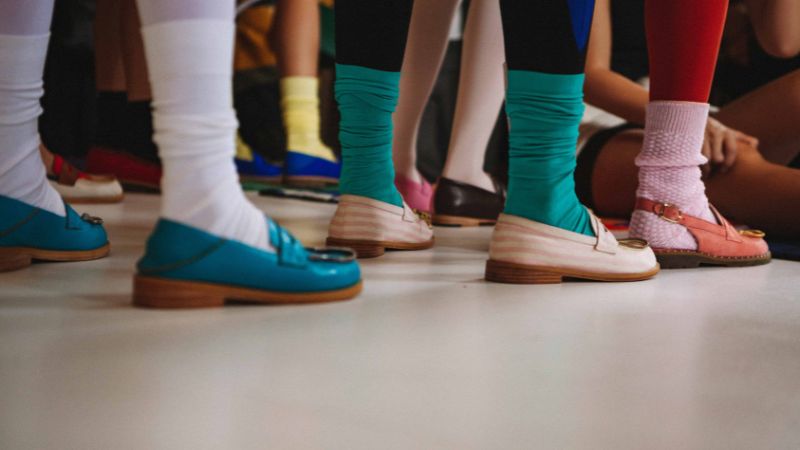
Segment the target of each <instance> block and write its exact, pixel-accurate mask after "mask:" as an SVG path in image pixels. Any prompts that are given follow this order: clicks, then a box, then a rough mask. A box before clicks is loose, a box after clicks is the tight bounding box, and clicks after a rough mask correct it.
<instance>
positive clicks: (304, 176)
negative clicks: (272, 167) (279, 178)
mask: <svg viewBox="0 0 800 450" xmlns="http://www.w3.org/2000/svg"><path fill="white" fill-rule="evenodd" d="M341 171H342V163H341V162H339V161H329V160H327V159H324V158H319V157H316V156H310V155H307V154H305V153H300V152H295V151H292V150H289V151H288V152H286V161H285V162H284V163H283V179H284V182H285V183H286V184H290V185H310V186H319V185H326V184H337V183H339V174H340V173H341Z"/></svg>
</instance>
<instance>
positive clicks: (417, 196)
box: [394, 175, 433, 213]
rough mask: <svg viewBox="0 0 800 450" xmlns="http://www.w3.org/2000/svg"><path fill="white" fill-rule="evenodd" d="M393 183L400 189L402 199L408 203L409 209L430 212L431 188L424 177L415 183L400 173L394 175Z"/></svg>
mask: <svg viewBox="0 0 800 450" xmlns="http://www.w3.org/2000/svg"><path fill="white" fill-rule="evenodd" d="M394 185H395V186H396V187H397V190H398V191H400V195H402V196H403V200H405V201H406V203H408V206H410V207H411V209H415V210H417V211H422V212H424V213H430V212H431V199H432V198H433V188H432V187H431V185H430V183H428V182H427V181H425V179H424V178H423V179H422V182H421V183H416V182H414V181H411V180H409V179H408V178H406V177H404V176H402V175H397V176H395V177H394Z"/></svg>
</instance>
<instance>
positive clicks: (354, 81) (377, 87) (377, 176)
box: [336, 64, 403, 206]
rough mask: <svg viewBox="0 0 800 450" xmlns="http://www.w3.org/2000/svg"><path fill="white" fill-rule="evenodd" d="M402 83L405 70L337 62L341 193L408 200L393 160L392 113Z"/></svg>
mask: <svg viewBox="0 0 800 450" xmlns="http://www.w3.org/2000/svg"><path fill="white" fill-rule="evenodd" d="M399 85H400V72H389V71H383V70H377V69H370V68H367V67H361V66H354V65H347V64H337V65H336V101H337V102H338V103H339V111H340V112H341V121H340V123H339V142H340V143H341V145H342V174H341V176H340V178H339V189H340V191H341V193H342V194H351V195H360V196H363V197H369V198H372V199H375V200H379V201H382V202H386V203H389V204H392V205H395V206H403V198H402V196H401V195H400V193H399V192H398V191H397V188H396V187H395V185H394V175H395V174H394V165H393V162H392V133H393V131H392V130H393V124H392V113H393V112H394V110H395V108H396V106H397V99H398V96H399Z"/></svg>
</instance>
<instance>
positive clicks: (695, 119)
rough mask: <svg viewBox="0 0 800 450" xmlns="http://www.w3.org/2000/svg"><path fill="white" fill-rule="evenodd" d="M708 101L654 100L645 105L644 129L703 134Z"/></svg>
mask: <svg viewBox="0 0 800 450" xmlns="http://www.w3.org/2000/svg"><path fill="white" fill-rule="evenodd" d="M709 108H710V106H709V104H708V103H696V102H676V101H655V102H650V103H649V104H648V105H647V115H646V127H645V130H653V131H668V132H673V133H686V134H691V135H693V136H695V135H703V133H705V129H706V121H707V120H708V110H709Z"/></svg>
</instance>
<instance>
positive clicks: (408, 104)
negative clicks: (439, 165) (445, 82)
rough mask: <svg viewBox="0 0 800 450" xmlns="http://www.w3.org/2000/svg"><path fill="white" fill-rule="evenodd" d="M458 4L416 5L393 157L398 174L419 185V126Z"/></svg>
mask: <svg viewBox="0 0 800 450" xmlns="http://www.w3.org/2000/svg"><path fill="white" fill-rule="evenodd" d="M459 3H460V0H416V1H415V2H414V9H413V12H412V15H411V25H410V26H409V34H408V44H407V46H406V53H405V57H404V59H403V71H402V75H401V77H400V99H399V102H398V104H397V110H396V112H395V114H394V141H393V143H392V149H393V150H392V157H393V159H394V167H395V172H396V174H397V175H399V176H403V177H405V178H407V179H410V180H411V181H414V182H416V183H419V182H420V181H421V180H422V177H421V175H420V174H419V172H418V171H417V136H418V134H419V123H420V120H421V119H422V112H423V110H424V109H425V105H426V104H427V103H428V99H429V98H430V95H431V91H432V90H433V85H434V83H435V82H436V75H437V74H438V73H439V69H440V68H441V65H442V59H443V58H444V53H445V50H446V49H447V37H448V34H449V30H450V27H449V25H450V22H451V21H452V19H453V15H454V13H455V10H456V8H457V7H458V5H459Z"/></svg>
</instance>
